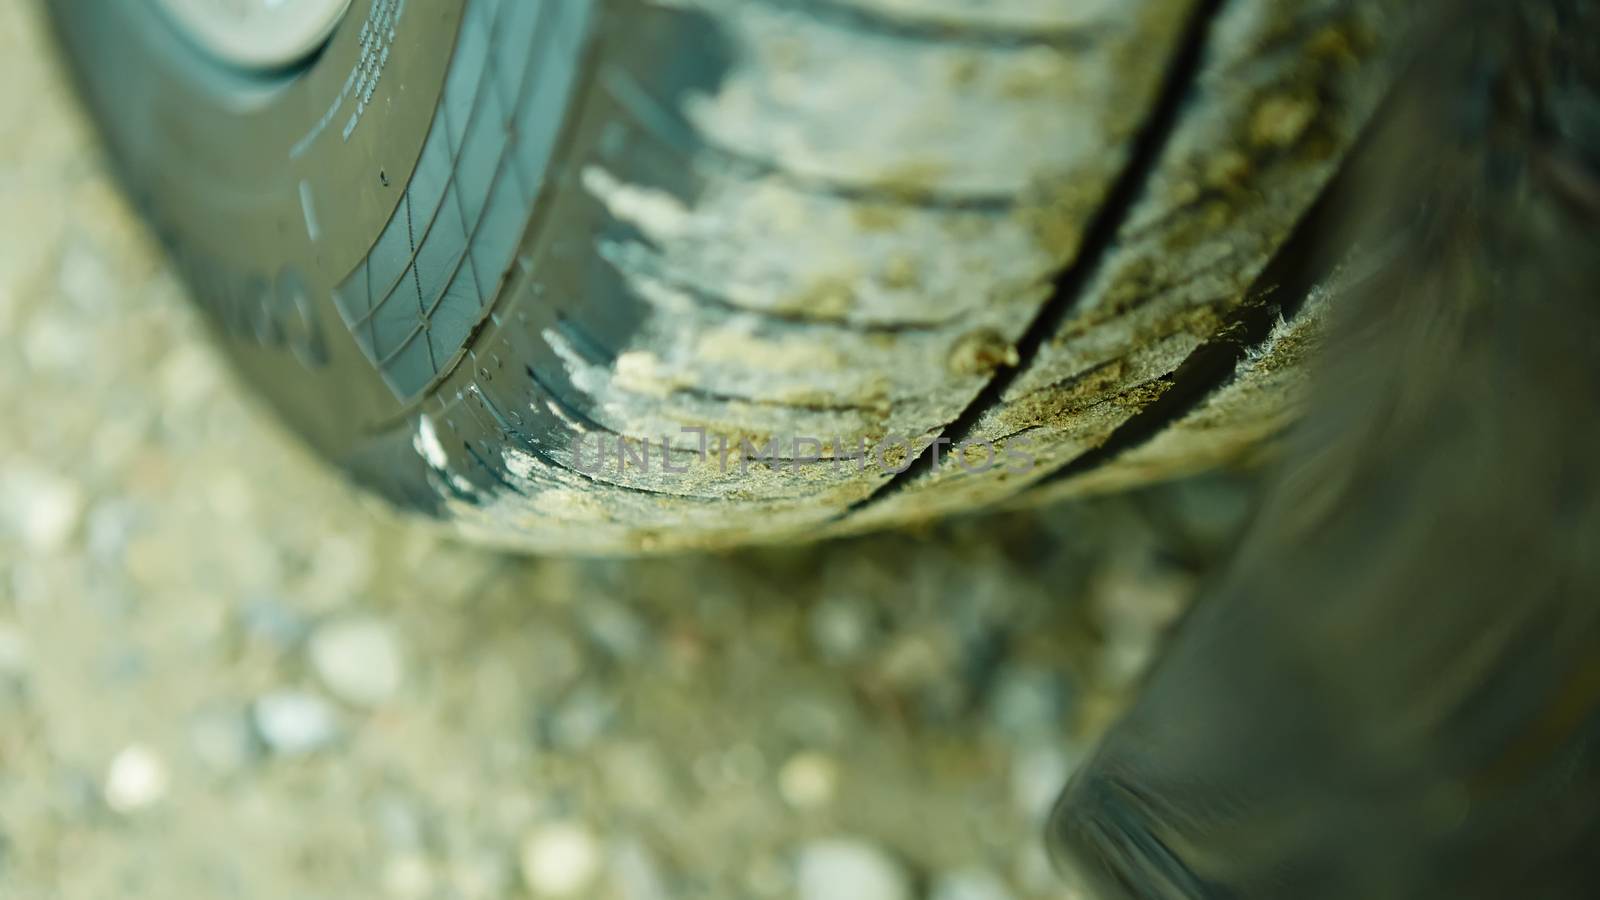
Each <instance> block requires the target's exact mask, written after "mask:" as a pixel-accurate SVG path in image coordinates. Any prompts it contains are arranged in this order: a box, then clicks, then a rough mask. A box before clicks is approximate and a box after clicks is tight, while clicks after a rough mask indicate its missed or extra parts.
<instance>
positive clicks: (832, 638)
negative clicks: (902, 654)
mask: <svg viewBox="0 0 1600 900" xmlns="http://www.w3.org/2000/svg"><path fill="white" fill-rule="evenodd" d="M809 625H810V630H811V641H812V643H813V644H815V645H816V648H817V652H818V653H819V654H821V656H822V657H823V658H824V659H826V660H828V661H829V662H832V663H846V662H850V661H851V660H854V659H857V658H859V657H860V656H861V655H862V654H863V653H864V652H866V650H867V649H868V648H869V647H870V646H871V645H872V643H873V640H874V638H875V634H874V631H875V630H876V629H875V628H874V625H873V622H872V619H871V617H870V615H869V610H868V609H867V608H866V607H865V606H864V605H863V604H861V603H859V602H856V601H852V600H843V599H835V600H826V601H824V602H822V603H820V604H818V605H817V606H816V607H815V608H814V609H812V610H811V616H810V620H809Z"/></svg>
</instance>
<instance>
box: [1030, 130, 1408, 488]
mask: <svg viewBox="0 0 1600 900" xmlns="http://www.w3.org/2000/svg"><path fill="white" fill-rule="evenodd" d="M1382 118H1383V113H1382V110H1381V109H1380V111H1379V112H1378V113H1377V114H1376V115H1374V116H1373V117H1372V119H1371V120H1370V121H1373V122H1375V121H1379V120H1381V119H1382ZM1369 135H1370V129H1369V130H1368V131H1367V132H1366V133H1364V134H1363V135H1362V137H1361V138H1358V140H1357V142H1356V145H1355V146H1354V147H1352V148H1351V152H1350V155H1349V156H1348V157H1346V159H1345V161H1344V163H1343V165H1342V166H1341V168H1340V169H1339V172H1338V174H1336V175H1335V176H1334V177H1333V178H1331V179H1329V180H1328V183H1327V184H1325V185H1323V187H1322V190H1321V192H1320V193H1319V194H1318V195H1317V199H1316V201H1315V202H1313V203H1312V205H1311V206H1310V207H1309V208H1308V209H1307V210H1306V212H1305V214H1304V215H1302V216H1301V217H1300V221H1299V222H1297V223H1296V224H1295V226H1294V230H1293V231H1291V232H1290V233H1289V236H1288V238H1287V239H1285V240H1284V242H1283V244H1282V245H1280V246H1279V247H1278V250H1277V252H1275V253H1274V254H1273V256H1272V259H1271V260H1270V261H1268V263H1267V265H1266V267H1265V268H1264V269H1262V271H1261V274H1260V275H1259V276H1258V277H1257V278H1256V280H1255V282H1254V283H1252V284H1251V286H1250V288H1249V289H1248V290H1247V291H1246V293H1245V297H1246V301H1245V303H1244V304H1243V305H1241V306H1240V307H1239V308H1238V309H1237V310H1235V311H1234V312H1233V314H1232V315H1230V316H1229V317H1228V319H1227V320H1226V321H1225V322H1224V323H1223V325H1222V327H1221V328H1219V329H1218V330H1217V334H1216V336H1215V337H1213V338H1212V339H1211V340H1210V341H1207V342H1206V343H1205V344H1203V345H1201V346H1200V347H1197V348H1195V350H1194V351H1193V352H1191V353H1190V354H1189V356H1188V357H1187V358H1185V359H1184V360H1183V362H1182V363H1180V364H1179V365H1178V367H1177V368H1176V369H1174V370H1173V371H1172V372H1171V373H1170V374H1169V375H1168V376H1166V377H1167V378H1168V379H1169V380H1170V381H1171V382H1172V387H1170V388H1168V389H1167V391H1166V392H1165V393H1163V394H1162V395H1161V396H1160V397H1159V398H1157V399H1156V400H1155V402H1153V403H1151V404H1150V405H1149V406H1146V407H1145V408H1144V409H1141V410H1140V411H1139V412H1137V413H1135V414H1134V415H1133V416H1132V417H1131V418H1129V419H1128V420H1127V421H1126V422H1123V423H1122V425H1120V426H1118V427H1117V428H1116V429H1115V430H1113V431H1112V432H1111V435H1110V437H1108V438H1106V440H1105V442H1104V443H1102V444H1100V446H1098V447H1095V448H1094V449H1092V450H1088V451H1085V452H1084V453H1082V454H1080V455H1079V456H1077V457H1076V458H1074V459H1072V460H1070V461H1068V462H1067V463H1065V464H1064V465H1062V466H1061V467H1059V468H1057V469H1055V470H1054V471H1052V472H1050V473H1049V474H1047V475H1046V476H1045V477H1044V478H1042V479H1040V480H1039V481H1038V482H1037V484H1036V485H1035V486H1036V487H1042V486H1045V485H1050V484H1058V483H1060V482H1062V481H1066V480H1068V479H1070V478H1073V477H1075V476H1078V475H1082V474H1084V473H1086V472H1090V471H1092V470H1094V469H1098V468H1100V467H1101V466H1103V465H1105V464H1107V463H1109V462H1112V461H1113V460H1115V459H1116V458H1117V457H1118V456H1120V455H1122V454H1123V453H1125V452H1127V451H1130V450H1134V449H1137V448H1138V447H1140V446H1142V445H1143V444H1145V443H1148V442H1149V441H1151V440H1153V439H1154V438H1155V437H1157V436H1158V435H1160V434H1162V433H1163V432H1165V431H1166V430H1167V429H1168V428H1169V427H1171V426H1172V425H1174V424H1176V423H1177V422H1179V421H1181V420H1183V419H1184V418H1185V417H1187V416H1188V415H1189V414H1190V413H1193V412H1194V411H1195V410H1197V409H1199V408H1200V407H1201V406H1202V405H1203V404H1204V403H1205V402H1206V400H1208V399H1209V398H1211V397H1213V396H1215V395H1216V393H1217V392H1218V391H1220V390H1222V389H1224V388H1226V387H1227V386H1228V385H1230V384H1232V383H1233V382H1234V381H1235V379H1237V378H1238V376H1239V365H1240V363H1242V362H1243V361H1244V359H1245V357H1246V356H1247V355H1248V354H1249V353H1250V351H1251V350H1253V349H1256V348H1258V347H1260V346H1261V345H1262V344H1264V343H1265V342H1266V341H1267V339H1268V338H1269V337H1271V335H1272V332H1273V328H1274V325H1276V324H1277V323H1278V322H1279V321H1292V320H1293V319H1294V318H1295V317H1296V316H1297V315H1298V314H1299V313H1300V311H1301V309H1302V308H1303V307H1304V306H1305V303H1306V301H1307V300H1308V299H1309V298H1310V296H1311V293H1312V291H1313V290H1314V289H1315V287H1316V286H1317V285H1318V284H1321V283H1326V282H1327V281H1328V279H1329V278H1330V277H1331V276H1332V275H1333V270H1334V268H1335V266H1334V264H1331V263H1330V262H1329V261H1328V260H1326V259H1324V258H1323V257H1322V256H1321V255H1320V254H1319V252H1318V251H1319V248H1320V247H1321V246H1322V237H1323V235H1324V234H1326V232H1327V229H1328V226H1329V224H1330V220H1331V219H1332V218H1333V216H1334V213H1335V212H1336V208H1337V207H1338V198H1339V197H1341V196H1343V195H1345V194H1347V193H1348V191H1349V185H1348V182H1349V181H1350V180H1351V179H1352V178H1353V177H1354V175H1353V174H1352V173H1353V172H1354V171H1355V170H1356V169H1357V168H1359V167H1358V166H1357V165H1355V163H1356V161H1357V160H1358V158H1359V156H1360V153H1361V151H1362V148H1363V145H1364V144H1365V142H1366V139H1367V137H1368V136H1369Z"/></svg>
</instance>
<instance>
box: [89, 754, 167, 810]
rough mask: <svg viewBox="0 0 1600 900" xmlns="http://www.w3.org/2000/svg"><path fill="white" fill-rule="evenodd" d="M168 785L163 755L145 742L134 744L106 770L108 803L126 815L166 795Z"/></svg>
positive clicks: (117, 756)
mask: <svg viewBox="0 0 1600 900" xmlns="http://www.w3.org/2000/svg"><path fill="white" fill-rule="evenodd" d="M169 784H170V779H169V777H168V775H167V766H166V763H164V762H162V760H161V757H159V756H157V755H156V753H155V751H154V750H151V749H150V748H149V747H146V746H144V745H143V744H131V745H129V746H127V747H125V748H123V750H122V751H121V752H119V753H118V754H117V755H116V756H115V757H113V758H112V760H111V765H110V767H109V768H107V769H106V781H105V801H106V806H107V807H109V808H110V809H111V810H112V811H113V812H118V813H123V814H128V813H136V812H139V811H141V810H144V809H148V808H149V807H151V806H154V805H156V804H157V803H159V802H160V801H161V799H162V798H163V797H165V796H166V795H167V788H168V786H169Z"/></svg>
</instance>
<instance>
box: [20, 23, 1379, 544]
mask: <svg viewBox="0 0 1600 900" xmlns="http://www.w3.org/2000/svg"><path fill="white" fill-rule="evenodd" d="M285 6H287V8H289V9H290V10H291V12H289V13H283V15H285V16H290V18H289V19H286V20H284V22H280V21H278V20H276V19H273V20H271V27H268V26H267V25H265V24H262V23H263V22H266V21H268V19H262V18H258V19H251V18H250V16H252V15H257V16H263V17H269V18H270V16H271V15H276V14H278V13H277V12H273V10H279V11H281V8H283V7H285ZM268 7H270V8H271V10H267V11H263V10H266V9H267V8H268ZM227 9H231V10H234V12H232V13H230V12H228V11H227V10H226V9H224V7H222V6H221V5H217V4H209V5H208V4H207V3H205V2H201V0H133V2H126V3H115V4H106V3H91V2H87V0H59V2H55V3H53V4H51V10H52V14H53V20H54V23H55V26H56V30H57V33H58V35H59V38H60V42H61V44H62V46H63V48H64V50H65V55H66V57H67V58H68V60H69V61H70V64H71V66H72V68H73V71H74V73H75V76H76V79H77V81H78V84H79V85H80V88H81V91H82V94H83V96H84V97H85V98H86V101H87V104H88V106H89V107H90V108H91V110H92V111H93V114H94V116H95V117H96V119H97V120H98V122H99V124H100V126H101V128H102V130H103V133H104V135H105V139H106V143H107V145H108V147H109V148H110V152H111V155H112V158H113V159H114V161H115V163H116V165H117V167H118V168H119V170H120V173H121V175H122V177H123V180H124V182H125V184H126V186H127V189H128V191H129V192H130V194H131V195H132V196H133V197H134V198H135V200H136V201H137V202H138V203H139V204H140V206H141V208H142V209H143V210H144V211H145V212H146V214H147V216H148V218H149V221H150V222H151V223H152V226H153V228H154V230H155V231H156V233H157V234H159V236H160V237H161V239H162V240H163V241H164V243H165V244H166V245H167V246H168V247H169V248H170V251H171V254H172V256H173V259H174V260H175V261H176V264H177V265H178V267H179V268H180V269H181V271H182V273H183V274H184V276H185V278H186V279H187V281H188V283H189V284H190V286H191V288H192V293H193V295H194V298H195V300H196V302H197V303H198V304H199V305H200V306H201V307H202V308H203V309H204V311H205V313H206V315H207V318H208V320H209V321H210V322H211V323H212V324H213V325H214V329H215V332H216V333H217V335H218V339H219V340H220V341H221V343H222V344H223V345H224V346H225V348H226V351H227V353H228V355H229V356H230V358H231V359H232V360H233V362H234V363H235V364H236V366H237V368H238V369H239V370H240V371H241V372H242V374H243V376H244V378H245V379H246V380H247V381H248V382H250V383H251V384H253V385H254V386H256V387H257V388H258V389H259V390H260V391H261V392H262V394H263V395H264V396H265V397H266V398H267V399H268V401H269V402H270V403H271V404H272V405H273V406H274V407H275V408H276V409H277V410H278V412H279V413H281V415H282V416H283V417H284V418H285V419H286V420H287V421H288V422H289V423H291V424H292V426H293V427H294V428H295V430H296V431H297V432H298V433H300V434H301V435H303V436H304V437H305V439H306V440H307V441H309V442H310V443H311V444H312V445H313V446H314V447H315V448H316V449H317V450H318V451H319V452H320V453H322V454H323V455H325V456H326V457H328V458H329V459H330V460H332V461H334V462H335V463H337V464H338V465H340V466H342V467H343V468H345V469H346V470H347V471H348V472H349V473H350V474H351V475H352V476H353V477H354V478H355V479H356V480H357V481H358V482H360V483H361V484H363V485H365V486H367V487H369V488H371V489H373V490H375V491H377V492H379V493H381V494H382V495H384V496H386V497H388V498H389V499H390V500H392V501H394V502H396V503H398V504H400V505H402V506H404V507H408V508H411V509H415V510H420V511H422V512H425V513H428V514H431V515H434V516H437V517H441V518H445V519H448V520H450V521H452V522H453V523H455V524H456V525H457V526H458V527H459V528H460V529H461V530H463V531H464V532H466V533H469V534H472V535H475V536H478V537H480V538H483V539H486V540H491V541H496V542H500V543H506V544H512V545H517V546H521V547H529V548H535V549H540V550H550V551H555V550H564V551H578V552H607V553H609V552H633V551H640V550H655V549H668V548H676V547H684V546H697V547H699V546H722V545H730V544H738V543H746V542H753V541H777V540H794V539H797V538H802V537H804V538H814V537H821V536H826V535H833V534H842V533H848V532H852V531H858V530H862V529H867V528H873V527H879V526H885V525H890V524H895V523H901V522H906V521H910V520H914V519H920V518H925V517H929V516H934V515H940V514H944V513H949V512H954V511H960V510H967V509H973V508H977V507H981V506H987V505H993V504H1001V503H1014V502H1022V501H1024V500H1034V499H1039V498H1050V497H1059V496H1064V495H1069V494H1074V493H1082V492H1086V491H1092V490H1108V489H1113V488H1117V487H1121V486H1126V485H1131V484H1136V483H1140V482H1145V481H1149V480H1152V479H1156V478H1162V477H1169V476H1172V475H1175V474H1180V473H1183V472H1187V471H1191V470H1194V469H1198V468H1202V467H1206V466H1211V465H1216V464H1219V463H1222V462H1225V461H1229V460H1234V459H1237V458H1239V457H1240V456H1241V455H1242V454H1248V453H1251V452H1255V451H1258V450H1259V449H1260V448H1262V447H1263V446H1264V445H1265V444H1266V442H1268V441H1269V440H1270V439H1271V438H1272V437H1273V436H1274V435H1275V434H1277V433H1278V432H1279V431H1280V430H1281V429H1282V427H1283V426H1284V425H1285V424H1286V423H1287V422H1288V421H1289V420H1290V419H1291V418H1292V417H1293V415H1294V412H1295V409H1296V407H1297V404H1298V397H1299V384H1300V381H1301V375H1300V372H1301V368H1302V366H1301V361H1302V359H1303V358H1304V356H1305V355H1306V353H1307V351H1308V349H1309V348H1310V347H1312V346H1313V345H1314V343H1315V337H1316V335H1317V322H1318V321H1319V316H1318V315H1317V311H1318V309H1319V308H1320V306H1321V305H1322V304H1323V303H1324V302H1325V301H1324V300H1323V299H1322V293H1325V292H1319V291H1318V290H1316V286H1318V285H1320V284H1322V283H1324V282H1325V281H1326V280H1327V278H1326V276H1327V272H1326V271H1322V270H1319V269H1317V268H1316V266H1314V265H1312V264H1311V262H1309V260H1310V259H1311V256H1312V255H1311V254H1308V253H1306V252H1305V250H1306V245H1307V242H1308V240H1309V238H1308V234H1310V233H1311V232H1312V231H1314V227H1315V223H1316V222H1317V219H1318V210H1319V198H1323V197H1325V196H1328V195H1329V194H1330V193H1332V191H1330V188H1329V185H1330V183H1332V182H1333V180H1334V179H1335V178H1336V176H1337V175H1338V173H1339V171H1340V168H1341V164H1342V162H1343V161H1344V160H1345V158H1346V156H1347V154H1348V152H1349V150H1350V148H1351V146H1352V144H1353V143H1354V142H1355V140H1356V139H1357V137H1358V135H1359V134H1360V132H1361V130H1362V128H1363V125H1364V123H1365V122H1366V121H1367V120H1368V118H1369V117H1370V116H1371V115H1372V113H1373V111H1374V109H1375V107H1376V105H1377V103H1378V102H1379V100H1380V98H1381V96H1382V95H1383V93H1384V91H1385V89H1386V86H1387V85H1388V84H1389V82H1390V80H1391V78H1392V76H1391V74H1390V69H1391V67H1390V65H1389V64H1388V62H1387V60H1388V58H1389V50H1390V47H1389V45H1390V44H1392V43H1393V42H1394V40H1393V38H1392V37H1389V36H1391V35H1393V34H1395V33H1397V32H1398V30H1399V29H1398V28H1397V27H1395V25H1394V22H1393V21H1392V19H1393V18H1394V17H1396V16H1398V15H1401V14H1403V6H1402V5H1401V4H1398V3H1396V2H1392V0H1369V2H1358V3H1351V2H1346V0H1298V2H1293V3H1284V2H1281V0H1137V2H1115V3H1113V2H1091V3H1084V2H1081V0H1004V2H995V3H988V4H969V3H966V2H961V0H684V2H672V3H665V2H645V0H550V2H526V0H356V2H354V3H347V2H343V0H288V2H287V4H285V3H284V2H281V0H280V2H279V3H271V4H268V3H261V4H258V5H257V7H251V5H250V4H249V3H246V4H245V6H244V9H245V11H244V12H238V11H237V10H239V9H240V7H239V6H238V5H237V4H235V5H233V6H231V7H228V8H227ZM219 10H223V11H221V12H219ZM252 10H253V11H252ZM229 15H236V16H243V17H244V18H243V19H234V20H230V19H228V16H229Z"/></svg>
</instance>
